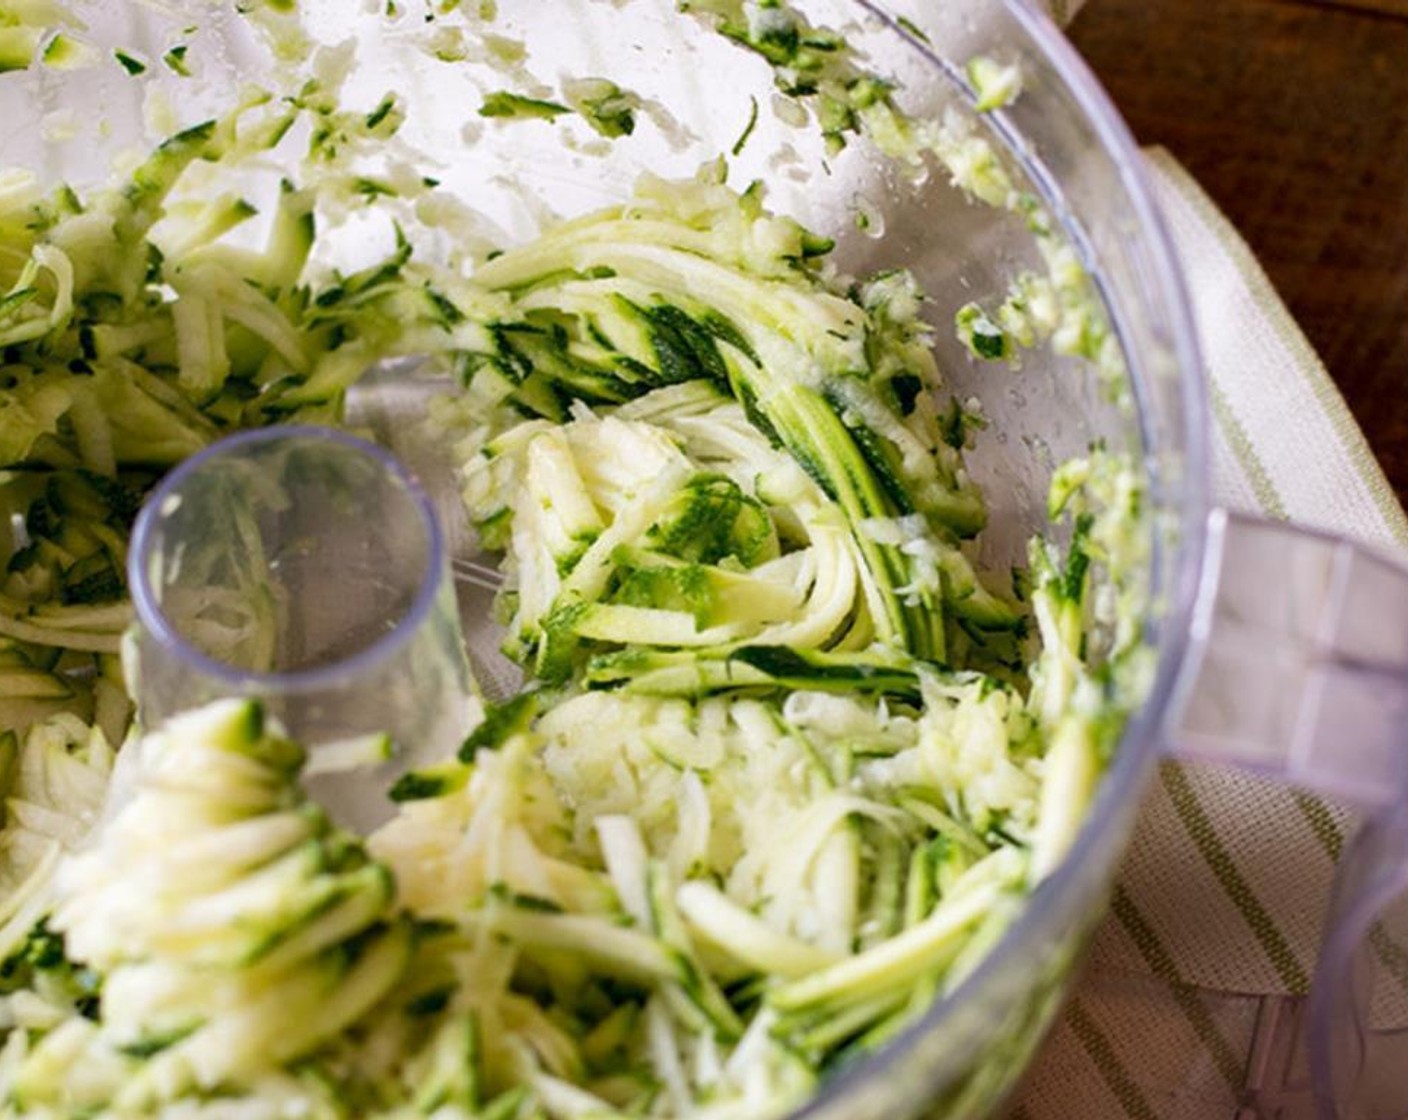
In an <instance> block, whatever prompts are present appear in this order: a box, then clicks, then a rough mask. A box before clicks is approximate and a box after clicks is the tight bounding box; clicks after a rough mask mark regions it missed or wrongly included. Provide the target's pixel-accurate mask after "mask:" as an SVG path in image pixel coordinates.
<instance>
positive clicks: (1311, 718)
mask: <svg viewBox="0 0 1408 1120" xmlns="http://www.w3.org/2000/svg"><path fill="white" fill-rule="evenodd" d="M1207 542H1208V543H1207V549H1208V551H1207V555H1206V562H1205V565H1204V575H1203V586H1202V588H1201V590H1200V594H1199V595H1198V605H1197V608H1196V610H1195V613H1194V617H1193V622H1192V628H1191V641H1190V645H1189V655H1188V658H1187V661H1186V663H1185V668H1184V673H1183V677H1182V681H1181V685H1180V696H1179V699H1178V702H1176V703H1175V704H1174V705H1173V706H1172V717H1171V724H1170V727H1169V729H1168V731H1169V734H1168V738H1169V741H1170V743H1171V744H1172V745H1173V747H1174V750H1175V751H1176V753H1178V754H1179V755H1182V756H1189V757H1195V758H1203V759H1207V760H1212V761H1219V762H1227V763H1232V764H1235V765H1237V766H1240V767H1243V768H1247V769H1252V770H1256V771H1260V772H1262V773H1265V774H1267V775H1269V776H1274V777H1277V778H1279V779H1281V780H1284V781H1287V782H1290V783H1292V784H1295V785H1299V786H1304V787H1306V788H1308V789H1311V790H1314V791H1316V792H1318V793H1321V794H1324V795H1326V796H1328V797H1330V798H1332V799H1335V800H1337V801H1339V802H1341V803H1344V804H1347V805H1350V806H1353V807H1355V808H1357V809H1359V810H1362V811H1363V813H1364V814H1365V823H1364V826H1363V827H1362V828H1361V829H1360V831H1359V833H1358V834H1357V835H1356V837H1355V839H1354V841H1353V842H1352V843H1351V844H1350V845H1349V846H1348V847H1347V849H1346V852H1345V856H1344V859H1343V861H1342V864H1341V866H1340V869H1339V874H1338V878H1337V880H1336V886H1335V891H1334V896H1333V899H1332V901H1331V906H1330V913H1329V916H1328V918H1327V924H1326V935H1325V939H1324V942H1323V945H1322V948H1321V955H1320V960H1319V963H1318V965H1317V968H1316V973H1315V980H1314V984H1313V987H1312V992H1311V998H1310V1008H1309V1013H1310V1022H1309V1043H1310V1058H1311V1068H1312V1071H1313V1073H1314V1079H1315V1093H1316V1099H1317V1102H1318V1107H1319V1116H1320V1117H1321V1120H1404V1118H1408V1015H1404V1014H1402V1013H1400V1014H1398V1015H1397V1016H1396V1017H1395V1016H1394V1014H1393V1013H1392V1009H1391V1008H1389V1009H1387V1013H1386V1014H1382V1013H1383V1012H1384V1011H1385V1008H1383V1007H1380V1006H1376V1004H1375V994H1376V992H1379V993H1380V994H1382V992H1383V989H1379V988H1376V980H1377V979H1378V977H1379V975H1380V973H1382V972H1385V971H1388V967H1387V964H1386V961H1385V958H1386V957H1388V958H1390V961H1389V963H1391V958H1392V957H1393V954H1392V953H1388V954H1386V953H1385V952H1384V951H1383V949H1384V945H1383V943H1384V940H1385V938H1386V936H1387V935H1386V933H1385V930H1384V928H1383V926H1382V925H1381V922H1382V919H1383V917H1384V915H1385V914H1386V912H1387V911H1388V909H1389V908H1390V907H1391V906H1392V905H1393V904H1394V903H1395V901H1399V902H1401V901H1402V900H1403V897H1404V895H1405V892H1408V568H1405V567H1404V566H1403V565H1401V564H1399V563H1397V562H1395V561H1394V560H1392V559H1390V558H1388V557H1386V556H1383V555H1381V554H1378V553H1376V552H1374V551H1373V550H1371V549H1369V548H1366V547H1364V546H1362V545H1358V544H1353V543H1351V542H1349V541H1346V540H1343V539H1341V538H1338V537H1334V536H1330V535H1328V534H1324V533H1317V532H1314V531H1309V530H1305V529H1302V528H1299V527H1296V526H1292V525H1288V524H1285V523H1282V522H1274V521H1267V520H1264V519H1261V518H1256V517H1251V516H1248V515H1245V514H1241V513H1234V512H1230V511H1227V510H1214V511H1213V512H1212V514H1211V515H1210V518H1209V524H1208V534H1207Z"/></svg>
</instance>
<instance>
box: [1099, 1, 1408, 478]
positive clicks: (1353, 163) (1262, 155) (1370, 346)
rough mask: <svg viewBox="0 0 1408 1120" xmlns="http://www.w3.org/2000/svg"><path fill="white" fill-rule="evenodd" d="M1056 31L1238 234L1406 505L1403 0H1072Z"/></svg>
mask: <svg viewBox="0 0 1408 1120" xmlns="http://www.w3.org/2000/svg"><path fill="white" fill-rule="evenodd" d="M1072 38H1073V39H1074V40H1075V42H1076V45H1077V46H1078V47H1079V48H1080V50H1081V51H1082V52H1083V53H1084V55H1085V57H1086V58H1087V59H1088V60H1089V62H1090V63H1091V65H1092V67H1093V68H1094V70H1095V71H1096V73H1097V74H1098V75H1099V77H1100V79H1101V80H1102V81H1103V82H1104V83H1105V86H1106V88H1108V89H1109V91H1110V93H1111V95H1112V96H1113V98H1114V100H1115V103H1116V104H1117V105H1118V106H1119V107H1120V109H1121V111H1122V112H1123V113H1124V115H1125V117H1126V119H1127V120H1128V121H1129V122H1130V125H1131V127H1132V128H1133V130H1134V133H1135V135H1136V136H1137V137H1138V138H1139V140H1140V141H1142V142H1144V143H1153V144H1162V145H1164V146H1165V147H1167V148H1168V149H1169V150H1170V151H1172V152H1173V154H1174V155H1175V156H1177V157H1178V159H1179V160H1180V161H1182V163H1183V164H1184V166H1185V167H1187V168H1188V170H1189V171H1190V172H1191V173H1192V174H1193V176H1194V177H1195V178H1196V179H1197V180H1198V181H1199V182H1200V183H1201V184H1202V185H1203V187H1204V189H1206V190H1207V192H1208V193H1209V194H1210V195H1211V196H1212V198H1213V200H1214V201H1215V202H1216V203H1217V204H1218V205H1219V206H1220V207H1221V208H1222V210H1223V211H1224V212H1225V213H1226V214H1227V216H1228V218H1230V219H1231V221H1232V222H1233V224H1234V225H1235V226H1236V227H1237V228H1238V229H1239V230H1240V231H1241V232H1242V234H1243V236H1244V237H1245V238H1246V240H1247V242H1248V244H1249V245H1250V246H1251V248H1252V250H1253V252H1255V253H1256V255H1257V257H1258V258H1259V259H1260V260H1261V262H1262V264H1263V265H1264V266H1265V268H1266V271H1267V273H1268V274H1269V276H1270V277H1271V280H1272V283H1273V284H1275V286H1276V288H1277V290H1278V291H1279V292H1280V293H1281V295H1282V297H1283V298H1284V299H1285V301H1286V303H1287V305H1288V306H1289V308H1290V310H1291V313H1292V314H1293V315H1294V316H1295V318H1296V319H1297V320H1298V321H1299V322H1300V324H1301V326H1302V327H1303V328H1304V330H1305V333H1306V335H1307V336H1308V337H1309V339H1310V341H1311V343H1312V345H1314V346H1315V348H1316V350H1318V351H1319V353H1320V355H1321V357H1322V358H1323V359H1324V361H1325V364H1326V366H1327V367H1328V369H1329V371H1330V374H1331V376H1332V377H1333V378H1334V380H1335V382H1336V384H1337V385H1338V386H1339V388H1340V390H1341V392H1343V393H1344V395H1345V398H1346V400H1347V401H1348V403H1349V407H1350V409H1351V411H1352V412H1353V413H1354V415H1355V417H1356V419H1357V420H1358V421H1359V423H1360V425H1361V426H1362V427H1363V429H1364V431H1365V434H1366V435H1367V437H1368V439H1369V443H1370V445H1371V446H1372V447H1373V449H1374V451H1375V453H1376V454H1377V455H1378V457H1379V460H1380V462H1381V463H1382V464H1383V466H1384V469H1385V471H1386V472H1387V474H1388V476H1389V481H1390V483H1391V484H1392V485H1393V487H1394V489H1395V490H1396V491H1397V493H1398V496H1399V498H1400V500H1404V499H1408V0H1090V2H1089V4H1088V5H1087V6H1086V8H1085V9H1084V10H1083V11H1082V12H1081V14H1080V15H1079V16H1078V17H1077V19H1076V21H1075V24H1074V25H1073V27H1072Z"/></svg>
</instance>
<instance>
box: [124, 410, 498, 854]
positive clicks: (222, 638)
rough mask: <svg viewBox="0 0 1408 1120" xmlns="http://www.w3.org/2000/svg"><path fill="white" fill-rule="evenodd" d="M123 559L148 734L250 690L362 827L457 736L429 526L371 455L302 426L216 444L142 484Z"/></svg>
mask: <svg viewBox="0 0 1408 1120" xmlns="http://www.w3.org/2000/svg"><path fill="white" fill-rule="evenodd" d="M128 563H129V578H130V584H131V587H132V588H133V599H134V604H135V607H136V611H137V620H138V624H137V626H136V627H135V629H134V632H133V634H132V637H131V642H132V645H133V648H132V653H133V654H134V657H133V659H132V664H133V665H134V666H135V670H134V674H135V677H136V681H135V689H134V691H135V695H136V697H137V701H138V714H139V718H140V720H141V722H142V723H143V724H144V725H145V726H146V727H148V728H153V727H156V726H158V725H160V724H161V723H162V722H163V721H165V720H166V719H168V718H169V717H171V716H174V715H177V714H178V713H180V712H183V711H189V710H191V709H194V708H198V707H201V706H202V705H204V704H207V703H209V702H211V701H213V700H217V699H222V698H226V697H235V696H238V697H251V698H256V699H258V700H260V701H261V702H262V703H263V705H264V708H265V711H266V714H267V715H268V716H269V717H270V718H272V719H274V720H277V721H278V723H279V724H280V725H281V726H282V727H283V729H284V730H285V731H286V732H287V733H288V734H289V735H290V736H292V737H293V738H294V739H296V740H298V741H299V742H301V743H304V744H306V745H307V746H308V747H309V749H310V758H309V764H308V771H307V772H308V773H309V774H310V775H311V776H312V779H311V785H312V786H313V788H314V789H315V790H316V791H317V792H318V794H319V795H320V796H321V797H322V798H323V799H324V800H325V801H326V802H327V803H328V804H329V806H330V808H331V809H332V811H333V812H334V814H335V815H337V816H339V817H340V818H342V819H343V820H344V822H345V823H349V824H352V825H357V826H361V827H364V828H365V827H370V826H372V825H374V824H377V823H379V822H380V821H381V820H384V819H385V818H386V817H388V816H389V815H390V807H391V803H390V801H388V800H387V798H386V796H385V793H386V785H387V780H388V779H390V778H391V777H394V776H395V775H398V774H400V773H402V772H404V771H405V770H407V769H410V768H412V767H413V766H416V765H424V764H426V763H428V762H429V761H431V760H432V759H438V758H440V757H443V756H447V755H449V754H450V753H451V752H452V751H453V750H454V748H455V746H456V745H457V744H458V742H459V740H460V739H461V738H462V737H463V735H464V733H465V731H466V729H467V725H468V722H469V716H470V711H469V697H470V676H469V670H468V664H467V662H466V660H465V655H464V641H463V639H462V637H461V635H460V626H459V617H458V613H457V610H456V605H455V597H454V589H453V586H452V584H451V582H450V578H449V568H448V562H447V557H446V549H445V544H444V539H443V535H442V533H441V530H440V526H439V525H438V523H437V521H436V518H435V515H434V511H433V509H432V507H431V504H430V501H429V499H428V497H427V496H426V494H425V493H424V492H423V491H422V490H421V488H420V486H419V484H418V483H417V482H416V481H415V479H413V478H412V477H411V476H410V475H409V474H408V473H407V472H406V471H405V470H404V468H402V467H401V466H400V464H398V463H397V462H396V461H395V460H394V459H392V458H391V457H390V456H389V455H387V454H386V453H385V452H384V451H382V450H381V449H380V448H377V447H375V446H373V445H372V444H369V443H366V442H364V441H362V440H359V439H355V438H353V437H350V436H348V435H346V434H344V433H341V432H336V431H332V430H330V429H320V428H313V427H283V428H271V429H263V430H258V431H252V432H246V433H244V434H241V435H238V436H233V437H230V438H228V439H225V440H221V441H220V442H218V443H216V444H214V445H212V446H211V447H210V448H209V449H207V450H206V451H204V452H203V453H201V454H199V455H197V456H195V457H194V458H192V459H190V460H188V461H187V462H186V463H184V464H182V465H181V466H180V467H179V468H177V469H176V470H175V471H173V472H172V473H171V474H170V475H169V476H168V477H167V478H166V479H165V481H164V482H163V483H162V484H161V486H160V487H159V488H158V489H157V490H156V491H155V492H154V493H153V495H152V496H151V498H150V499H149V500H148V502H147V504H146V506H145V507H144V509H143V512H142V514H141V516H140V517H139V519H138V522H137V526H136V530H135V533H134V536H133V542H132V550H131V553H130V555H129V560H128ZM341 771H346V772H341Z"/></svg>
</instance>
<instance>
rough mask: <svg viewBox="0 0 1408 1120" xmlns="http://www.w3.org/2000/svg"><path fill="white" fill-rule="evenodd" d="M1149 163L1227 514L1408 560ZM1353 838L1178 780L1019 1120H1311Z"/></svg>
mask: <svg viewBox="0 0 1408 1120" xmlns="http://www.w3.org/2000/svg"><path fill="white" fill-rule="evenodd" d="M1076 6H1077V5H1076V4H1075V3H1067V4H1066V5H1065V9H1066V12H1065V14H1067V15H1069V14H1071V12H1072V10H1073V9H1074V8H1075V7H1076ZM1147 157H1148V172H1149V178H1150V181H1151V183H1152V185H1153V187H1154V190H1155V194H1156V196H1157V199H1158V201H1159V202H1160V203H1161V205H1162V208H1163V211H1164V214H1165V217H1166V218H1167V221H1168V224H1169V227H1170V230H1171V232H1172V235H1173V240H1174V242H1175V245H1176V248H1177V250H1178V252H1179V254H1180V256H1181V257H1182V258H1183V262H1184V265H1185V269H1186V274H1187V277H1188V282H1189V288H1190V290H1191V292H1192V298H1193V303H1194V314H1195V317H1196V320H1197V326H1198V329H1199V332H1200V334H1201V336H1202V342H1203V348H1204V357H1205V362H1206V365H1207V370H1206V373H1207V377H1208V383H1209V389H1210V393H1209V396H1210V400H1211V404H1212V421H1213V431H1212V435H1213V472H1212V473H1213V490H1214V498H1215V500H1216V501H1217V502H1219V503H1220V504H1223V505H1227V506H1231V507H1235V508H1239V509H1247V510H1254V511H1257V512H1260V513H1262V514H1265V515H1267V516H1269V517H1273V518H1287V519H1290V520H1292V521H1295V522H1301V523H1304V524H1307V525H1315V526H1319V527H1321V528H1325V529H1329V530H1332V531H1334V532H1336V533H1340V534H1343V535H1345V536H1349V537H1352V538H1355V539H1358V540H1362V541H1366V542H1369V543H1371V544H1375V545H1378V546H1380V547H1382V548H1384V549H1387V550H1391V551H1396V552H1398V553H1400V554H1403V555H1405V556H1408V520H1405V518H1404V514H1403V511H1402V509H1401V508H1400V507H1399V505H1398V503H1397V501H1396V499H1395V498H1394V495H1393V492H1392V490H1391V489H1390V488H1389V486H1388V484H1387V482H1386V480H1385V479H1384V477H1383V474H1382V472H1381V471H1380V469H1379V467H1378V465H1377V464H1376V463H1375V461H1374V458H1373V456H1372V454H1371V453H1370V451H1369V448H1368V446H1367V444H1366V443H1365V440H1364V438H1363V435H1362V434H1361V433H1360V431H1359V429H1358V427H1357V426H1356V424H1355V423H1354V420H1353V419H1352V417H1351V416H1350V414H1349V412H1348V410H1347V409H1346V407H1345V405H1344V402H1343V400H1342V399H1341V398H1340V396H1339V394H1338V392H1337V391H1336V389H1335V387H1334V384H1333V382H1332V381H1331V380H1330V378H1329V376H1328V374H1327V373H1326V371H1325V369H1324V367H1323V366H1322V365H1321V363H1320V361H1319V359H1318V358H1317V357H1316V355H1315V353H1314V352H1313V351H1312V350H1311V348H1310V347H1309V345H1308V344H1307V343H1306V341H1305V339H1304V337H1303V336H1302V334H1301V333H1300V331H1299V330H1298V328H1297V327H1296V325H1295V323H1294V322H1293V321H1292V320H1291V318H1290V316H1289V315H1288V313H1287V312H1286V309H1285V307H1284V306H1283V305H1282V304H1281V302H1280V300H1279V299H1278V298H1277V296H1276V293H1275V292H1274V291H1273V289H1272V288H1271V285H1270V283H1269V282H1268V280H1267V279H1266V276H1265V274H1264V273H1263V271H1262V270H1261V268H1260V266H1259V265H1258V264H1257V263H1256V261H1255V260H1254V259H1253V257H1252V255H1251V254H1250V252H1249V251H1248V250H1247V248H1246V246H1245V244H1244V243H1243V242H1242V240H1241V239H1240V237H1238V235H1237V233H1236V231H1235V230H1234V229H1233V228H1232V227H1231V225H1230V224H1229V223H1228V222H1227V221H1226V219H1225V218H1224V217H1223V216H1222V215H1221V214H1220V213H1219V212H1218V211H1217V209H1216V208H1215V207H1214V206H1213V204H1212V203H1211V201H1210V200H1209V199H1208V198H1207V196H1206V195H1205V194H1204V193H1203V192H1202V190H1201V189H1200V188H1199V187H1198V185H1197V184H1196V183H1195V182H1194V181H1193V180H1192V179H1191V178H1190V177H1189V176H1188V175H1187V173H1186V172H1185V171H1184V170H1183V169H1182V168H1181V167H1180V166H1179V165H1178V164H1177V162H1176V161H1175V160H1174V159H1173V157H1172V156H1170V155H1169V154H1168V153H1167V152H1164V151H1161V150H1151V151H1149V152H1148V153H1147ZM1351 830H1352V822H1351V821H1349V820H1348V818H1347V816H1346V815H1345V814H1344V813H1343V812H1341V811H1340V810H1338V809H1336V808H1333V807H1331V806H1329V805H1326V804H1325V803H1323V802H1321V801H1320V800H1318V799H1316V798H1313V797H1311V796H1308V795H1305V794H1300V793H1296V792H1294V791H1292V790H1290V789H1287V788H1284V787H1278V786H1276V785H1274V784H1272V783H1269V782H1266V781H1263V780H1260V779H1257V778H1252V777H1249V776H1246V775H1243V774H1239V773H1236V772H1232V771H1227V770H1220V769H1216V768H1212V767H1203V766H1182V765H1176V764H1172V763H1169V764H1165V765H1164V767H1163V768H1162V771H1161V773H1160V775H1159V778H1158V780H1157V781H1156V782H1155V783H1154V785H1153V787H1152V789H1151V790H1150V792H1149V794H1148V797H1147V801H1146V804H1145V805H1144V807H1143V810H1142V816H1141V819H1140V824H1139V827H1138V829H1137V833H1136V836H1135V839H1134V842H1133V845H1132V847H1131V850H1130V852H1129V854H1128V857H1127V859H1126V863H1125V866H1124V869H1123V872H1122V875H1121V879H1120V883H1119V886H1118V888H1117V890H1116V893H1115V897H1114V905H1113V907H1112V913H1111V915H1110V917H1109V918H1108V920H1107V921H1106V923H1105V924H1104V926H1103V927H1102V928H1101V930H1100V932H1099V934H1098V935H1097V937H1096V941H1095V945H1094V949H1093V952H1092V955H1091V960H1090V964H1089V967H1088V969H1087V972H1086V974H1085V977H1084V979H1083V980H1082V982H1081V984H1080V985H1079V987H1078V988H1077V991H1076V993H1075V996H1074V998H1073V999H1072V1001H1071V1003H1070V1005H1069V1006H1068V1008H1067V1010H1066V1013H1065V1015H1064V1017H1063V1019H1062V1021H1061V1023H1060V1024H1059V1026H1058V1028H1057V1029H1056V1032H1055V1034H1054V1036H1053V1037H1052V1039H1051V1040H1050V1042H1049V1043H1048V1045H1047V1047H1046V1050H1045V1051H1044V1053H1043V1055H1042V1057H1041V1059H1040V1060H1039V1061H1038V1063H1037V1065H1036V1067H1035V1068H1034V1070H1033V1071H1032V1073H1031V1075H1030V1077H1029V1079H1028V1082H1027V1085H1026V1088H1025V1089H1024V1091H1023V1092H1022V1093H1021V1094H1019V1097H1018V1103H1017V1105H1016V1107H1015V1109H1014V1110H1013V1112H1012V1120H1073V1118H1080V1120H1105V1118H1106V1117H1109V1118H1112V1120H1113V1118H1131V1120H1204V1118H1206V1120H1234V1118H1236V1120H1253V1118H1256V1120H1263V1118H1264V1120H1300V1118H1301V1117H1306V1118H1309V1117H1311V1116H1312V1115H1313V1112H1312V1108H1311V1098H1310V1094H1309V1086H1308V1081H1307V1075H1306V1072H1305V1069H1304V1055H1303V1053H1300V1052H1299V1051H1298V1049H1297V1047H1296V1043H1297V1041H1298V1036H1299V1033H1300V1029H1301V1027H1302V1026H1303V1014H1302V1013H1303V1002H1302V1000H1301V998H1300V997H1303V996H1304V994H1305V993H1306V991H1307V989H1308V987H1309V980H1310V976H1311V974H1312V972H1313V970H1314V964H1315V956H1316V951H1317V947H1318V942H1319V938H1320V931H1321V925H1322V922H1323V919H1324V914H1325V907H1326V904H1327V901H1328V898H1329V891H1330V886H1331V881H1332V879H1333V876H1334V869H1335V863H1336V860H1337V857H1338V855H1339V852H1340V849H1341V846H1342V845H1343V843H1344V842H1345V840H1346V837H1347V835H1348V834H1349V832H1350V831H1351ZM1376 948H1377V949H1378V950H1379V953H1380V956H1381V958H1382V959H1384V960H1385V963H1388V964H1390V965H1392V964H1394V963H1395V962H1396V963H1398V964H1399V965H1400V969H1399V971H1400V972H1402V971H1403V970H1402V968H1401V966H1402V964H1403V963H1404V961H1408V955H1405V954H1403V953H1402V951H1401V950H1400V949H1399V948H1398V947H1397V946H1396V945H1395V944H1394V943H1393V942H1392V941H1389V940H1385V942H1384V944H1382V945H1376ZM1403 974H1404V975H1408V972H1404V973H1403ZM1405 990H1408V988H1406V989H1405Z"/></svg>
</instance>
